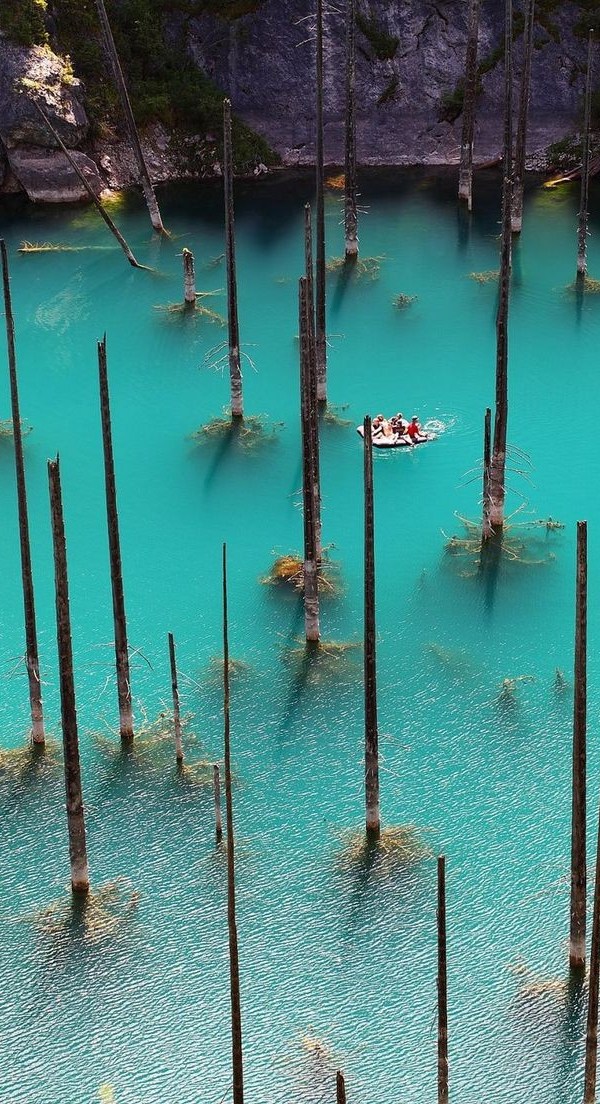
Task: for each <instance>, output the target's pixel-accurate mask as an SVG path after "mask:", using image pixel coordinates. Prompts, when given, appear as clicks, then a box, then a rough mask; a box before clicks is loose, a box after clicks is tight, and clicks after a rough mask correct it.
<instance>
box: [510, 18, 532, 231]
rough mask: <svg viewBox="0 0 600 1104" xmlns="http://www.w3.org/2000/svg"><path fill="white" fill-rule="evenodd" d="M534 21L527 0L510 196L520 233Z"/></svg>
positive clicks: (513, 220)
mask: <svg viewBox="0 0 600 1104" xmlns="http://www.w3.org/2000/svg"><path fill="white" fill-rule="evenodd" d="M534 21H535V0H529V3H528V7H527V20H526V24H525V46H524V49H525V55H524V58H523V75H522V77H521V91H520V94H519V120H518V123H517V142H516V149H515V170H514V182H513V196H512V216H511V222H512V232H513V234H520V233H521V227H522V226H523V189H524V186H525V155H526V153H527V117H528V114H529V98H530V95H531V64H532V61H533V30H534Z"/></svg>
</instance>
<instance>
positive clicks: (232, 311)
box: [223, 99, 244, 418]
mask: <svg viewBox="0 0 600 1104" xmlns="http://www.w3.org/2000/svg"><path fill="white" fill-rule="evenodd" d="M223 187H224V192H225V263H226V267H227V329H228V340H229V381H230V386H231V417H232V418H243V417H244V406H243V401H242V360H241V357H242V354H241V350H240V327H239V321H238V302H237V276H236V265H235V222H234V213H233V144H232V137H231V103H230V101H229V100H228V99H225V100H223Z"/></svg>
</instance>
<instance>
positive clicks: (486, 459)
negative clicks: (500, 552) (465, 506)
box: [481, 406, 492, 541]
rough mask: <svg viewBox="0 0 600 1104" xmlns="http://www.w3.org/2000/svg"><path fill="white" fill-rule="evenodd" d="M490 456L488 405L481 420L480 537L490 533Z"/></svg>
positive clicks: (487, 537)
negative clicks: (481, 520)
mask: <svg viewBox="0 0 600 1104" xmlns="http://www.w3.org/2000/svg"><path fill="white" fill-rule="evenodd" d="M491 457H492V412H491V410H490V408H489V406H488V408H487V410H486V412H485V418H484V422H483V500H482V501H483V525H482V529H481V532H482V539H483V540H484V541H485V540H488V539H489V538H490V536H491V535H492V527H491V522H490V462H491Z"/></svg>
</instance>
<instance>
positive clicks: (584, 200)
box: [577, 31, 594, 285]
mask: <svg viewBox="0 0 600 1104" xmlns="http://www.w3.org/2000/svg"><path fill="white" fill-rule="evenodd" d="M593 48H594V34H593V31H590V35H589V40H588V62H587V77H586V82H585V119H584V125H583V157H582V165H581V197H580V201H579V225H578V229H577V282H578V284H582V285H583V284H584V283H585V278H586V276H587V239H588V233H589V230H588V224H589V191H590V140H591V139H590V132H591V120H592V76H593Z"/></svg>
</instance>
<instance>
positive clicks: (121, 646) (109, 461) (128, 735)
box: [98, 335, 133, 742]
mask: <svg viewBox="0 0 600 1104" xmlns="http://www.w3.org/2000/svg"><path fill="white" fill-rule="evenodd" d="M98 380H99V389H100V419H101V422H102V448H103V452H104V487H105V493H106V521H107V527H108V551H109V559H110V583H111V592H112V605H113V624H114V633H115V668H116V673H117V699H118V703H119V731H120V733H121V739H122V740H123V741H125V742H129V741H131V740H133V707H132V703H131V679H130V674H129V646H128V643H127V618H126V615H125V595H124V591H123V569H122V565H121V540H120V536H119V515H118V511H117V485H116V480H115V460H114V455H113V445H112V426H111V419H110V399H109V394H108V368H107V362H106V335H105V336H104V337H103V338H102V341H99V342H98Z"/></svg>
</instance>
